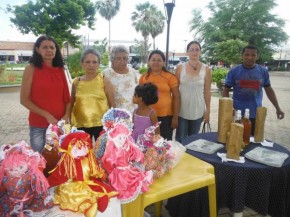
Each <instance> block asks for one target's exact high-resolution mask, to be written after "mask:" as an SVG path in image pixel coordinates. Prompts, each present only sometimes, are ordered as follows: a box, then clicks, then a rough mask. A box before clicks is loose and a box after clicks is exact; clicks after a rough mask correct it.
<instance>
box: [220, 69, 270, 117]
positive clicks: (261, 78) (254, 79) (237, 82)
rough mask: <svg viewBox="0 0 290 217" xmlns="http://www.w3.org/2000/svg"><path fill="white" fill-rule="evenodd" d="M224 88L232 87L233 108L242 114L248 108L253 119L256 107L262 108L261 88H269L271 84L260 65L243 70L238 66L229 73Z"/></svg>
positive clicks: (265, 71) (267, 74)
mask: <svg viewBox="0 0 290 217" xmlns="http://www.w3.org/2000/svg"><path fill="white" fill-rule="evenodd" d="M225 86H226V87H228V88H231V87H233V90H234V91H233V100H234V108H235V109H236V110H237V109H240V110H241V111H242V114H244V112H245V109H246V108H249V109H250V118H255V117H256V109H257V107H261V106H262V99H263V89H262V88H263V87H269V86H271V84H270V78H269V73H268V71H267V69H266V68H264V67H262V66H260V65H255V66H254V67H253V68H245V67H244V66H243V65H242V64H240V65H238V66H236V67H234V68H233V69H231V70H230V71H229V73H228V74H227V77H226V82H225Z"/></svg>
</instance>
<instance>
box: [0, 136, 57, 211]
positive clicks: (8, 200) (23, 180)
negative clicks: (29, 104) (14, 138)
mask: <svg viewBox="0 0 290 217" xmlns="http://www.w3.org/2000/svg"><path fill="white" fill-rule="evenodd" d="M43 168H45V160H44V158H43V157H42V156H41V155H40V154H39V153H38V152H35V151H33V150H32V149H31V147H30V146H29V145H27V144H26V143H25V142H24V141H22V142H20V143H18V144H15V145H13V146H12V147H10V148H9V149H8V150H5V157H4V159H3V160H2V161H1V165H0V184H1V191H2V192H1V194H0V195H1V197H0V214H1V216H25V215H26V216H28V215H30V216H33V213H34V212H40V211H42V210H44V209H48V208H51V207H53V205H54V204H53V198H52V196H51V195H50V194H49V192H48V187H49V184H48V182H47V180H46V178H45V177H44V175H43V173H42V169H43Z"/></svg>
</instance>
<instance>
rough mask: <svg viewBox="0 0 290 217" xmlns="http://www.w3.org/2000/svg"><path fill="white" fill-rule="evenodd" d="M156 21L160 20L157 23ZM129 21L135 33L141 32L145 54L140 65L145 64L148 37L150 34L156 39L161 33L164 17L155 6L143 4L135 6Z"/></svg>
mask: <svg viewBox="0 0 290 217" xmlns="http://www.w3.org/2000/svg"><path fill="white" fill-rule="evenodd" d="M157 19H160V20H159V21H157ZM131 21H132V26H133V27H134V28H135V30H136V31H137V32H141V34H142V36H143V39H144V52H145V54H144V55H142V56H141V57H142V63H146V61H147V55H148V50H149V45H148V41H149V39H148V37H149V35H150V34H151V35H152V37H153V36H155V37H156V36H157V35H158V34H161V33H162V31H163V28H162V23H163V22H164V16H163V15H162V14H161V12H160V11H159V10H158V9H157V7H156V6H155V5H151V4H150V3H149V2H145V3H140V4H138V5H136V11H134V12H133V13H132V16H131ZM156 22H157V23H156ZM163 25H164V24H163ZM157 27H158V28H157ZM159 27H160V28H159Z"/></svg>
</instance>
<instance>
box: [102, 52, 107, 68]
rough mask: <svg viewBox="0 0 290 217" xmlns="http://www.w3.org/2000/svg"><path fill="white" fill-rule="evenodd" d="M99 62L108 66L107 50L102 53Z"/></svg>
mask: <svg viewBox="0 0 290 217" xmlns="http://www.w3.org/2000/svg"><path fill="white" fill-rule="evenodd" d="M101 59H102V60H101V62H102V65H104V66H108V65H109V53H108V52H105V53H103V55H102V56H101Z"/></svg>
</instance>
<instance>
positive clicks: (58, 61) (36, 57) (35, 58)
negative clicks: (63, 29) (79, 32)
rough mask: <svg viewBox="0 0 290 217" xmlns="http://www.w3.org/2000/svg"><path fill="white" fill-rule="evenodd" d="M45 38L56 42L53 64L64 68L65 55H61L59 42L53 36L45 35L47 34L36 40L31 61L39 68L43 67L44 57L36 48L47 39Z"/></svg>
mask: <svg viewBox="0 0 290 217" xmlns="http://www.w3.org/2000/svg"><path fill="white" fill-rule="evenodd" d="M45 40H48V41H52V42H53V43H54V46H55V49H56V51H55V57H54V58H53V60H52V66H53V67H61V68H63V67H64V62H63V57H62V55H61V52H60V49H59V46H58V44H57V43H56V41H55V40H54V39H53V38H52V37H49V36H45V35H43V36H40V37H39V38H38V39H37V40H36V42H35V43H34V46H33V54H32V57H31V58H30V60H29V63H32V64H33V65H34V66H36V67H38V68H41V67H42V62H43V59H42V57H41V56H40V54H39V53H38V52H37V51H36V48H39V47H40V45H41V43H42V42H43V41H45Z"/></svg>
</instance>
